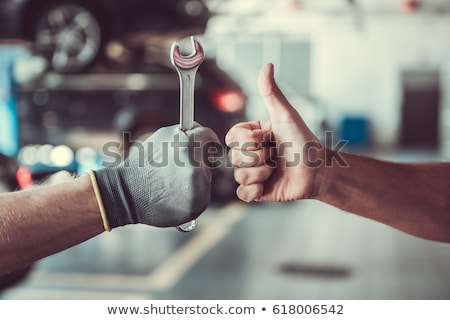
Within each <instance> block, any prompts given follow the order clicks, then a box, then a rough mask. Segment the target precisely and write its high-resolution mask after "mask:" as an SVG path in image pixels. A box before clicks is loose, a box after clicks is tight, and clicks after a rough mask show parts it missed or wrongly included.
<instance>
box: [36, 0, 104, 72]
mask: <svg viewBox="0 0 450 320" xmlns="http://www.w3.org/2000/svg"><path fill="white" fill-rule="evenodd" d="M36 21H37V22H36V28H35V30H36V31H35V35H34V43H35V47H36V50H37V51H38V52H39V53H40V54H42V55H43V56H45V57H46V58H47V59H48V61H49V65H50V67H51V69H53V70H54V71H56V72H61V73H66V72H77V71H81V70H83V69H85V68H86V67H88V66H89V65H91V64H92V63H93V62H94V61H95V60H96V58H97V57H98V56H99V54H100V52H101V50H102V43H103V40H104V39H103V32H102V27H101V23H100V20H99V19H98V18H97V16H96V15H95V14H94V13H93V11H92V10H90V9H88V8H87V7H85V6H83V5H81V4H78V3H77V2H75V1H73V2H71V1H68V2H63V3H59V4H56V5H55V4H54V5H51V6H50V7H48V8H47V9H45V10H43V11H42V13H41V14H40V15H39V16H38V18H37V19H36Z"/></svg>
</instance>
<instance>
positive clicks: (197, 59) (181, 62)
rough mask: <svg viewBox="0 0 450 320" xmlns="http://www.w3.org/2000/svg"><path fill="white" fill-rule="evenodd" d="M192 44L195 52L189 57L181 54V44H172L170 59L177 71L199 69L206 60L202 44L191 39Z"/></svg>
mask: <svg viewBox="0 0 450 320" xmlns="http://www.w3.org/2000/svg"><path fill="white" fill-rule="evenodd" d="M191 43H192V47H193V48H194V51H193V52H192V53H191V54H189V55H187V56H183V55H182V54H181V52H180V44H179V43H178V42H177V41H175V42H174V43H173V44H172V48H171V50H170V59H171V61H172V64H173V65H174V67H175V68H176V69H177V70H191V69H197V68H198V66H199V65H200V64H201V63H202V62H203V60H204V59H205V52H204V51H203V48H202V46H201V45H200V42H198V41H197V39H195V38H194V37H191Z"/></svg>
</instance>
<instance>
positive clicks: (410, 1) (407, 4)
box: [402, 0, 422, 12]
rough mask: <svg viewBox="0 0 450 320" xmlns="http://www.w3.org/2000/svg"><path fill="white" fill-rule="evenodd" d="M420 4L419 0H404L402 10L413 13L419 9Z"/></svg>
mask: <svg viewBox="0 0 450 320" xmlns="http://www.w3.org/2000/svg"><path fill="white" fill-rule="evenodd" d="M421 5H422V2H421V1H419V0H404V1H403V5H402V6H403V9H404V10H405V11H406V12H414V11H417V10H419V9H420V7H421Z"/></svg>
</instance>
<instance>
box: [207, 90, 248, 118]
mask: <svg viewBox="0 0 450 320" xmlns="http://www.w3.org/2000/svg"><path fill="white" fill-rule="evenodd" d="M245 100H246V98H245V96H244V94H243V93H242V92H240V91H238V90H215V91H214V92H213V101H214V102H215V107H216V108H217V109H218V110H220V111H222V112H227V113H228V112H238V111H241V110H242V109H244V107H245Z"/></svg>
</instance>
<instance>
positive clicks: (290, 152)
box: [225, 64, 324, 202]
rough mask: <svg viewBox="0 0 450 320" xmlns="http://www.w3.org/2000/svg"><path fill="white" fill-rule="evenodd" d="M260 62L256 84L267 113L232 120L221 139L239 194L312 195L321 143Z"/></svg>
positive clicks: (247, 197) (251, 197) (256, 197)
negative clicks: (252, 118)
mask: <svg viewBox="0 0 450 320" xmlns="http://www.w3.org/2000/svg"><path fill="white" fill-rule="evenodd" d="M273 75H274V71H273V65H272V64H267V65H265V66H264V67H263V68H262V70H261V72H260V75H259V81H258V88H259V92H260V95H261V96H262V98H263V99H264V102H265V104H266V107H267V109H268V110H269V113H270V119H266V120H261V121H253V122H245V123H240V124H237V125H235V126H234V127H233V128H231V129H230V131H229V132H228V134H227V136H226V138H225V140H226V143H227V145H228V146H229V147H230V156H231V161H232V163H233V166H235V179H236V181H237V182H238V183H239V184H240V186H239V187H238V189H237V195H238V197H239V198H240V199H241V200H243V201H246V202H250V201H292V200H298V199H305V198H311V197H312V196H313V194H314V192H315V190H314V189H315V185H314V184H315V175H316V173H317V171H318V170H319V166H318V165H317V164H321V163H322V161H320V159H323V154H324V148H323V146H322V145H321V144H320V142H319V140H318V139H317V137H316V136H315V135H314V134H313V133H312V132H311V131H310V130H309V128H308V127H307V126H306V124H305V123H304V121H303V119H302V118H301V117H300V115H299V114H298V112H297V111H296V110H295V109H294V108H293V107H292V105H291V104H290V103H289V102H288V101H287V99H286V98H285V96H284V95H283V93H282V92H281V91H280V89H279V88H278V86H277V84H276V83H275V80H274V77H273Z"/></svg>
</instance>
